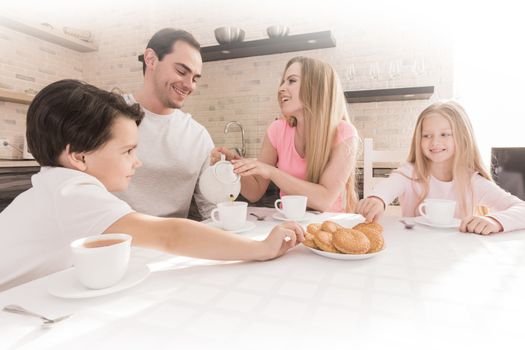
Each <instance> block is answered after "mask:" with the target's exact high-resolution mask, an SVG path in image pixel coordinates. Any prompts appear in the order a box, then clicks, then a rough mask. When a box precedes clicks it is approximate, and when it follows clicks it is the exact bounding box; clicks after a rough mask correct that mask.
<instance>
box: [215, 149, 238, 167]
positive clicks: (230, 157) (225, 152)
mask: <svg viewBox="0 0 525 350" xmlns="http://www.w3.org/2000/svg"><path fill="white" fill-rule="evenodd" d="M221 155H225V156H226V160H228V161H232V160H234V159H241V157H240V156H239V155H238V154H237V153H235V152H234V151H232V150H230V149H228V148H226V147H215V148H214V149H213V150H212V151H211V156H210V165H213V164H215V163H217V162H218V161H219V160H221Z"/></svg>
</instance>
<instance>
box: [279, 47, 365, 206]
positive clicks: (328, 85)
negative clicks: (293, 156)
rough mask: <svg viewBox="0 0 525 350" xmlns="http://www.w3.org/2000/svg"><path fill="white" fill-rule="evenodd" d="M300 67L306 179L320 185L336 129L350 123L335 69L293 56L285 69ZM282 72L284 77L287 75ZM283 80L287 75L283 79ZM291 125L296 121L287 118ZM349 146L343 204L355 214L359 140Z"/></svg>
mask: <svg viewBox="0 0 525 350" xmlns="http://www.w3.org/2000/svg"><path fill="white" fill-rule="evenodd" d="M296 62H297V63H300V64H301V86H300V89H299V98H300V100H301V102H302V104H303V114H304V122H305V130H306V133H307V134H306V135H305V137H306V147H305V158H306V163H307V170H306V177H307V180H308V181H310V182H313V183H319V180H320V178H321V175H322V173H323V171H324V169H325V168H326V165H327V164H328V161H329V160H330V153H331V150H332V146H333V145H334V138H335V137H336V133H337V127H338V126H339V123H341V121H345V122H347V123H349V124H350V118H349V117H348V111H347V110H346V100H345V96H344V92H343V88H342V86H341V82H340V81H339V77H338V76H337V73H336V72H335V70H334V69H333V68H332V67H331V66H330V65H329V64H327V63H324V62H322V61H319V60H316V59H313V58H308V57H302V56H298V57H294V58H292V59H291V60H290V61H288V63H287V64H286V68H285V70H284V71H285V73H286V70H287V69H288V68H289V67H290V66H291V65H292V64H294V63H296ZM285 73H283V74H285ZM283 79H284V76H283ZM285 119H286V120H287V121H288V123H289V124H290V125H291V126H295V125H296V123H297V120H296V119H295V118H294V117H293V116H285ZM352 142H353V145H352V146H351V147H349V149H348V152H350V153H351V160H350V162H351V164H349V166H350V167H351V168H350V176H349V178H348V180H347V182H346V184H345V191H344V193H345V196H344V204H345V210H346V211H353V210H354V209H355V206H356V204H357V201H358V196H357V193H356V190H355V168H356V161H357V147H358V141H357V138H353V140H352Z"/></svg>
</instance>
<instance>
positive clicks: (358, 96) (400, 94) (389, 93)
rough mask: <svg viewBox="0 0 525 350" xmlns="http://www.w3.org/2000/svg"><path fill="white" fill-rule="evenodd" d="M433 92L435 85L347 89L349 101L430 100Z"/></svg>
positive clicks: (346, 93) (347, 99) (346, 94)
mask: <svg viewBox="0 0 525 350" xmlns="http://www.w3.org/2000/svg"><path fill="white" fill-rule="evenodd" d="M432 94H434V87H433V86H418V87H406V88H393V89H377V90H355V91H345V97H346V101H347V102H348V103H366V102H382V101H407V100H428V99H429V98H430V97H431V96H432Z"/></svg>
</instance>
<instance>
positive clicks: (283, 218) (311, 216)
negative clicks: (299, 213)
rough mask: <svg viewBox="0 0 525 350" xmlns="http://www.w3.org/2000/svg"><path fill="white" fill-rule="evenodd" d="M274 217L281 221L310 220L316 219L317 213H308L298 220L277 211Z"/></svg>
mask: <svg viewBox="0 0 525 350" xmlns="http://www.w3.org/2000/svg"><path fill="white" fill-rule="evenodd" d="M272 217H273V218H274V219H275V220H279V221H308V220H314V219H315V217H316V215H315V214H312V213H306V214H304V216H303V217H302V218H301V219H298V220H291V219H288V218H287V217H286V216H284V214H281V213H275V214H273V215H272Z"/></svg>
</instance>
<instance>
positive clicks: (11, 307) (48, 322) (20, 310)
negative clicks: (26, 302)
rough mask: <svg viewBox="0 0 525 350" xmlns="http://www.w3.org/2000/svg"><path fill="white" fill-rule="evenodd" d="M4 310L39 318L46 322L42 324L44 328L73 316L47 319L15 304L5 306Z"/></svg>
mask: <svg viewBox="0 0 525 350" xmlns="http://www.w3.org/2000/svg"><path fill="white" fill-rule="evenodd" d="M2 310H4V311H7V312H12V313H14V314H20V315H28V316H34V317H38V318H40V319H41V320H42V321H44V322H43V324H42V326H44V327H49V326H52V325H54V324H55V323H58V322H60V321H62V320H65V319H66V318H68V317H70V316H71V315H65V316H61V317H57V318H47V317H45V316H43V315H40V314H37V313H36V312H33V311H29V310H27V309H25V308H23V307H22V306H20V305H14V304H11V305H6V306H4V308H3V309H2Z"/></svg>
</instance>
